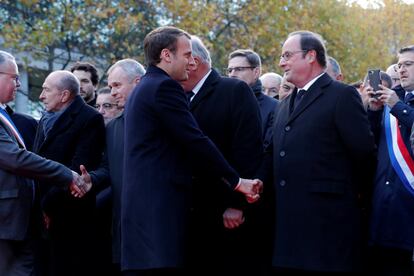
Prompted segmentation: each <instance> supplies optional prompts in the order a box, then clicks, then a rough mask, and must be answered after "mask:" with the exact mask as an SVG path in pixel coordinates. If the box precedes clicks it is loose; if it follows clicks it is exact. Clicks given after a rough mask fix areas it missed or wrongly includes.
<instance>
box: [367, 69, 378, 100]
mask: <svg viewBox="0 0 414 276" xmlns="http://www.w3.org/2000/svg"><path fill="white" fill-rule="evenodd" d="M380 71H381V70H380V69H369V70H368V80H369V85H370V86H371V87H372V89H373V90H374V92H375V93H374V94H373V95H372V97H374V98H378V97H379V96H381V93H377V91H378V90H381V88H380V87H379V85H380V84H381V76H380Z"/></svg>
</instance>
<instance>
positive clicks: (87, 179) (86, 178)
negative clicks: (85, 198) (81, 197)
mask: <svg viewBox="0 0 414 276" xmlns="http://www.w3.org/2000/svg"><path fill="white" fill-rule="evenodd" d="M80 171H81V173H82V176H81V179H82V183H83V185H82V190H83V191H84V192H85V193H87V192H89V191H90V190H91V188H92V179H91V176H90V175H89V173H88V171H87V170H86V168H85V166H84V165H80Z"/></svg>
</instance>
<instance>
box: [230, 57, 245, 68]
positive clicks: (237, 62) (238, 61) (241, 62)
mask: <svg viewBox="0 0 414 276" xmlns="http://www.w3.org/2000/svg"><path fill="white" fill-rule="evenodd" d="M229 64H232V65H234V66H250V64H249V61H248V60H247V58H246V57H243V56H236V57H233V58H231V59H230V60H229Z"/></svg>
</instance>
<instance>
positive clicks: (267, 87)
mask: <svg viewBox="0 0 414 276" xmlns="http://www.w3.org/2000/svg"><path fill="white" fill-rule="evenodd" d="M259 79H260V81H261V82H262V89H263V93H264V94H265V95H267V96H269V97H272V98H275V99H279V89H280V84H281V82H282V76H280V75H279V74H276V73H273V72H269V73H265V74H263V75H262V76H261V77H260V78H259Z"/></svg>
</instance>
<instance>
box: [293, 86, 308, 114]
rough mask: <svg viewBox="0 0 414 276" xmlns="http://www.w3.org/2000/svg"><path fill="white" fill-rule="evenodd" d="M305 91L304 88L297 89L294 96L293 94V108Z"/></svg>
mask: <svg viewBox="0 0 414 276" xmlns="http://www.w3.org/2000/svg"><path fill="white" fill-rule="evenodd" d="M305 92H306V90H305V89H300V90H298V92H297V93H296V96H295V101H294V103H293V110H295V109H296V107H297V106H298V105H299V104H300V102H301V101H302V99H303V96H304V95H305Z"/></svg>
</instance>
